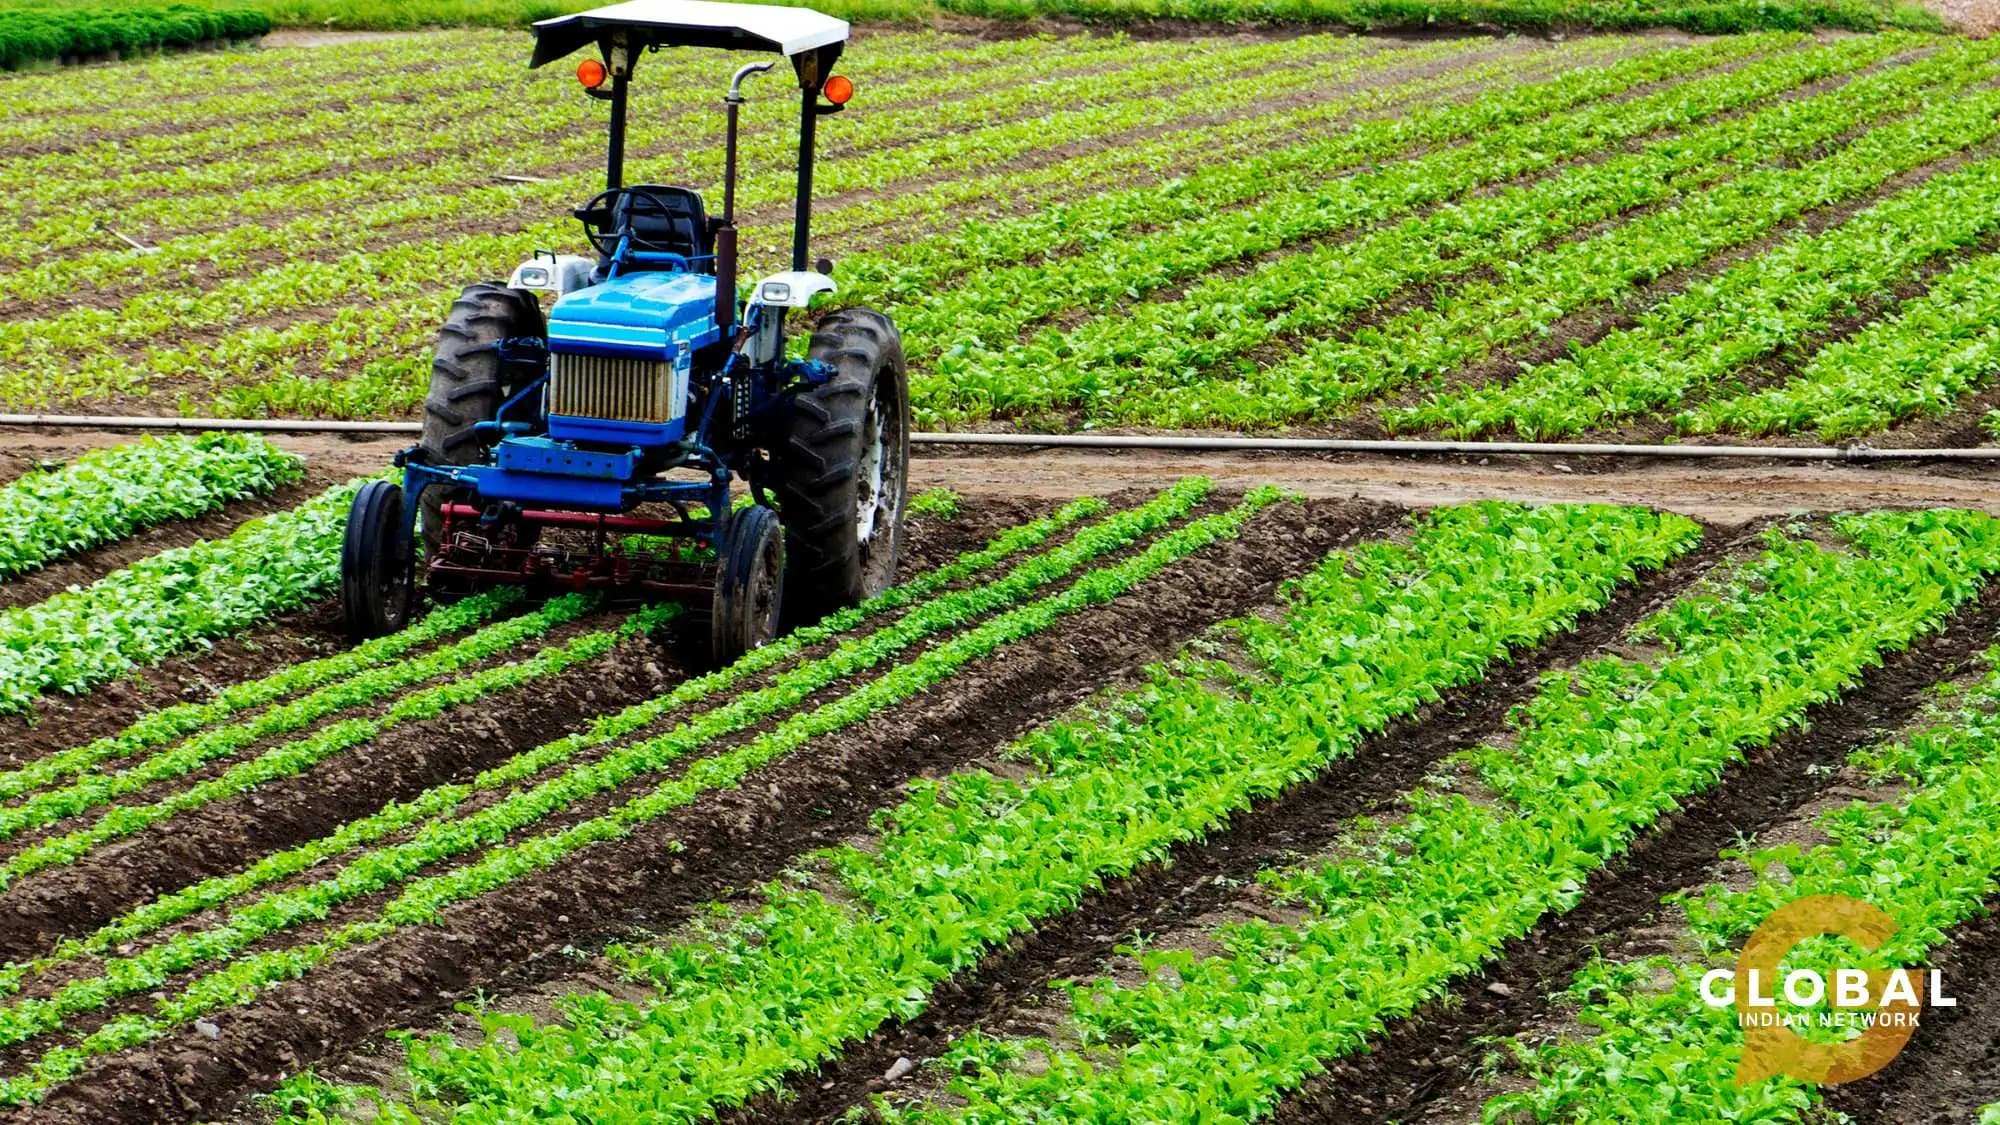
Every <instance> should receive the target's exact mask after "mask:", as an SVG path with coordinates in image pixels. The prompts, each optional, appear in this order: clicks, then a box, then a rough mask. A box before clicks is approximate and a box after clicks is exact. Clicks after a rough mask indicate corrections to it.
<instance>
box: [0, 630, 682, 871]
mask: <svg viewBox="0 0 2000 1125" xmlns="http://www.w3.org/2000/svg"><path fill="white" fill-rule="evenodd" d="M597 605H598V599H596V598H595V597H591V596H585V595H576V594H572V595H568V596H565V597H561V598H557V599H555V600H554V601H551V602H549V603H548V604H547V605H545V606H543V607H542V608H541V609H539V610H537V611H535V612H533V613H528V614H523V615H521V616H519V617H514V618H510V619H508V620H506V621H503V622H500V623H499V624H496V625H489V626H487V627H486V628H484V629H481V630H480V631H479V632H477V633H474V634H472V635H471V636H469V637H466V638H465V639H463V640H460V641H457V642H454V643H452V644H449V645H445V646H443V647H441V648H438V649H436V650H435V651H432V652H429V653H426V654H424V655H422V656H420V657H416V658H413V659H408V660H404V661H400V662H398V663H396V664H392V665H388V666H385V667H380V668H374V669H371V670H369V671H367V672H363V673H361V674H359V675H356V676H354V677H353V678H351V679H347V680H343V681H341V682H339V683H335V684H331V685H328V686H327V687H324V688H321V689H319V690H318V691H315V692H313V693H311V694H309V695H306V696H303V697H301V698H300V699H298V700H296V701H293V702H290V703H286V704H281V705H279V706H276V707H273V708H271V709H269V710H267V711H265V712H263V713H262V714H259V715H257V716H256V717H255V718H253V719H249V720H246V721H244V722H240V723H232V724H229V725H226V726H220V727H213V728H210V729H209V730H205V731H203V732H201V733H200V734H198V735H196V736H194V737H192V738H190V739H188V740H186V741H184V742H181V743H179V744H178V745H175V746H174V747H172V748H171V749H167V750H162V751H160V752H159V753H156V754H154V755H152V756H150V757H148V758H146V759H144V760H143V761H141V762H139V763H138V764H136V765H133V766H130V767H127V768H125V769H122V770H118V771H117V772H114V773H107V774H97V775H93V776H88V777H84V778H81V779H79V780H77V781H74V782H72V783H70V784H68V785H65V786H61V787H59V788H53V789H47V790H43V791H42V792H39V793H35V794H33V795H32V796H30V797H29V798H28V799H26V800H24V801H22V802H20V803H18V804H15V805H11V806H8V807H6V808H0V840H5V839H11V838H12V837H14V836H15V835H17V834H19V833H21V832H23V831H25V830H28V829H31V828H37V827H40V826H43V825H48V824H54V823H56V822H58V821H61V820H65V819H68V818H70V817H75V816H79V815H82V814H83V813H86V812H90V811H92V810H94V809H99V808H102V807H103V806H105V805H108V804H113V803H116V804H117V806H118V807H117V808H115V809H113V810H111V811H110V812H108V813H106V814H104V815H103V816H101V817H100V818H98V819H97V820H96V821H95V822H93V823H92V824H90V825H89V826H88V827H86V828H80V829H77V830H76V831H73V832H69V833H65V834H63V835H59V836H53V837H50V838H47V839H42V840H38V841H36V842H35V843H33V844H32V845H30V846H28V847H26V848H24V849H22V850H21V851H19V852H17V853H15V854H14V855H12V856H10V857H8V859H7V860H6V861H5V862H4V863H0V890H4V889H5V888H6V887H7V886H9V885H11V884H12V883H13V882H14V880H16V879H19V878H21V877H22V876H24V875H30V874H33V873H34V872H36V871H41V870H44V869H46V868H49V867H54V866H57V865H59V864H64V863H73V862H75V861H76V860H77V859H79V858H80V857H82V856H83V855H85V854H87V853H88V852H89V851H91V850H92V849H94V848H96V847H98V846H99V845H101V844H104V843H107V842H109V841H111V840H117V839H123V838H125V837H127V836H131V835H134V834H136V833H138V832H141V831H143V830H145V829H148V828H151V827H153V826H155V825H157V824H160V823H161V822H163V821H165V820H167V819H169V818H171V817H174V816H178V815H180V814H182V813H185V812H189V811H191V810H193V809H197V808H200V807H202V806H204V805H207V804H210V803H212V802H215V801H219V800H223V799H226V798H229V797H235V796H238V795H240V794H242V793H244V792H247V791H249V790H250V789H253V788H255V787H257V786H259V785H263V784H267V783H269V782H272V781H275V780H277V779H279V778H281V777H290V776H292V775H294V774H297V773H300V772H302V771H303V770H305V769H308V768H310V767H311V766H313V765H315V764H317V763H319V762H321V761H324V760H325V759H326V758H328V757H330V756H332V755H334V754H337V753H339V752H341V751H343V750H347V749H351V748H353V747H355V746H358V745H360V744H361V743H363V742H367V741H369V740H371V739H374V738H377V737H379V736H380V735H381V734H382V733H383V732H385V731H387V730H389V729H391V728H393V727H396V726H400V725H403V724H405V723H412V722H420V721H423V720H427V719H431V718H435V717H436V716H437V715H439V714H441V713H442V712H444V711H445V710H447V709H449V708H452V707H456V706H462V705H464V704H466V703H471V702H474V701H477V700H479V699H481V698H483V697H485V696H488V695H491V694H495V693H497V692H501V691H505V690H508V689H510V688H514V687H518V686H520V685H521V684H523V683H527V682H529V681H531V680H536V679H543V678H546V677H549V676H552V675H555V674H556V673H558V672H561V671H563V670H564V669H566V668H568V667H571V666H572V665H575V664H579V663H582V662H584V661H588V660H592V659H595V658H596V657H599V656H602V655H604V654H605V653H606V652H609V651H610V650H611V647H612V646H613V645H614V644H615V643H616V642H617V640H618V638H619V637H621V636H623V635H626V634H629V633H639V634H645V633H650V632H651V631H652V630H653V629H654V628H655V627H657V626H658V625H659V624H661V623H662V622H663V621H664V620H665V619H666V618H667V617H668V616H671V613H670V610H671V609H673V608H675V607H672V606H671V605H669V606H663V607H658V608H655V609H651V610H647V611H643V612H641V613H637V614H634V615H633V616H632V617H631V618H630V619H628V620H627V621H626V622H625V623H623V624H621V625H620V626H618V627H617V628H613V629H603V630H597V631H593V632H587V633H583V634H582V635H580V636H577V637H574V638H572V639H570V640H568V641H566V642H564V643H562V644H560V645H555V646H551V647H549V648H546V649H544V650H542V651H541V652H538V653H536V654H535V655H534V656H532V657H530V658H528V659H525V660H521V661H518V662H512V663H505V664H498V665H494V666H492V667H488V668H481V669H479V670H478V671H472V668H473V667H474V666H475V665H477V664H480V663H483V662H485V661H487V660H490V659H492V658H493V657H495V656H497V655H499V654H501V653H504V652H506V651H507V650H509V649H513V648H515V647H518V646H520V645H522V644H524V643H526V642H528V641H530V640H533V639H535V638H539V637H542V636H545V635H546V634H547V633H548V632H549V631H550V630H552V629H555V628H557V627H559V626H562V625H566V624H568V623H570V622H572V621H575V620H576V619H577V618H579V617H582V616H583V615H584V614H586V613H588V612H590V611H591V610H593V609H595V608H597ZM446 677H450V678H448V679H446ZM432 679H440V680H442V682H440V683H437V684H434V685H432V686H430V687H426V688H424V689H422V690H419V691H413V692H410V693H409V694H407V695H403V696H401V697H400V698H394V696H395V693H397V692H399V691H402V690H404V689H406V688H409V687H410V686H412V685H415V684H419V683H421V682H423V681H425V680H432ZM390 698H393V702H392V703H390V705H389V706H388V707H387V708H386V709H385V710H383V711H382V712H381V713H380V714H379V715H359V716H355V717H352V718H346V719H342V720H339V721H337V722H334V723H331V724H328V725H326V726H323V727H319V728H317V729H315V730H313V731H312V733H311V734H309V735H307V736H305V737H302V738H297V739H294V740H292V741H289V742H282V743H279V744H277V745H275V746H272V747H271V748H269V749H267V750H265V751H263V752H262V753H260V754H258V755H257V756H256V757H255V758H252V759H250V760H248V761H244V762H240V763H238V764H236V765H234V766H231V767H230V768H229V769H226V770H224V771H223V772H222V773H221V774H219V775H217V776H215V777H213V778H210V779H207V780H205V781H202V782H200V783H198V784H196V785H193V786H191V787H189V788H187V789H182V790H177V791H175V792H172V793H170V794H168V795H166V796H163V797H161V798H159V799H158V800H156V801H154V802H152V803H150V804H135V803H130V802H127V801H124V800H122V798H126V797H129V796H131V795H133V794H137V793H141V792H142V791H144V790H147V789H148V788H151V787H154V786H158V785H161V784H163V783H166V782H171V781H174V780H177V779H179V778H182V777H185V776H186V775H188V774H189V773H192V772H193V771H195V770H197V769H200V768H201V767H203V766H205V765H207V764H209V763H211V762H216V761H221V760H226V759H228V758H230V757H233V756H234V755H236V754H237V753H238V752H240V751H241V750H243V749H245V748H247V747H250V746H253V745H255V744H257V743H260V742H263V741H264V740H267V739H271V738H274V737H277V736H279V735H284V734H289V733H293V732H296V731H299V730H302V729H305V728H307V727H310V726H312V725H313V724H314V723H316V722H318V721H319V720H321V719H325V718H327V717H329V716H332V715H336V714H339V713H341V712H344V711H354V710H362V709H365V708H367V707H369V706H370V705H372V704H376V703H378V702H380V701H381V700H384V699H390Z"/></svg>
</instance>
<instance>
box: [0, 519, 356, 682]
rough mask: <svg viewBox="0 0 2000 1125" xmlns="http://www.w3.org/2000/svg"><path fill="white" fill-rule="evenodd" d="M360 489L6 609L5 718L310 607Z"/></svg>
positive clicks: (2, 625)
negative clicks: (52, 696) (53, 694)
mask: <svg viewBox="0 0 2000 1125" xmlns="http://www.w3.org/2000/svg"><path fill="white" fill-rule="evenodd" d="M357 487H359V482H358V481H352V482H349V483H347V484H344V485H339V486H336V487H334V488H330V489H328V490H327V491H325V492H323V493H321V494H320V495H319V496H316V497H314V498H313V499H311V500H308V501H306V502H305V503H304V504H301V505H299V506H298V507H296V508H292V509H289V510H286V511H283V512H277V513H274V514H272V515H268V516H261V517H259V518H257V519H253V520H249V521H247V522H245V523H244V524H243V525H242V526H241V527H238V528H237V529H236V531H235V532H234V533H232V534H231V535H230V536H229V537H228V538H225V539H214V540H206V539H205V540H202V541H200V542H198V543H194V544H191V545H189V546H186V547H176V548H174V549H172V550H167V551H162V552H160V553H159V554H157V555H152V556H149V557H147V558H144V559H141V560H139V561H138V562H135V563H133V564H131V565H130V566H127V567H125V568H124V569H122V570H118V571H114V572H113V573H111V574H108V575H106V576H105V577H103V578H100V579H98V580H97V581H96V582H93V583H91V584H90V585H89V586H85V587H83V588H81V589H73V590H68V591H65V592H63V593H60V594H57V595H55V596H54V597H51V598H49V599H47V600H45V601H41V602H36V603H34V604H32V605H25V606H18V607H15V608H13V609H8V610H5V611H0V714H4V713H7V712H13V711H19V710H22V709H24V708H27V707H30V706H32V705H33V703H34V701H35V698H36V697H37V696H39V695H41V694H42V693H43V692H45V691H49V690H56V691H65V692H78V691H82V690H84V689H86V688H89V687H92V686H95V685H97V684H100V683H103V682H104V681H106V680H108V679H111V678H113V677H115V676H119V675H122V674H124V673H126V672H129V671H131V670H132V669H134V668H136V667H138V666H140V665H144V664H150V663H154V662H156V661H158V660H160V659H161V658H163V657H165V656H168V655H170V654H172V653H175V652H178V651H180V650H182V649H185V648H187V647H189V646H191V645H194V644H197V643H200V642H202V641H203V640H205V639H208V638H213V637H220V636H225V635H227V634H230V633H234V632H237V631H238V630H241V629H243V628H245V627H246V626H248V625H250V624H252V623H254V622H257V621H262V620H264V619H266V618H268V617H270V616H271V615H273V614H276V613H282V612H284V611H285V610H289V609H295V608H297V607H299V606H302V605H305V604H307V603H309V602H311V601H313V600H315V599H316V598H318V597H319V596H320V595H321V594H323V593H325V592H326V591H327V590H329V589H331V588H332V586H333V582H334V580H335V579H336V578H337V577H338V576H339V568H340V537H341V534H342V532H343V530H344V528H345V526H346V523H347V505H348V502H349V500H350V499H351V498H352V497H353V494H354V490H355V488H357Z"/></svg>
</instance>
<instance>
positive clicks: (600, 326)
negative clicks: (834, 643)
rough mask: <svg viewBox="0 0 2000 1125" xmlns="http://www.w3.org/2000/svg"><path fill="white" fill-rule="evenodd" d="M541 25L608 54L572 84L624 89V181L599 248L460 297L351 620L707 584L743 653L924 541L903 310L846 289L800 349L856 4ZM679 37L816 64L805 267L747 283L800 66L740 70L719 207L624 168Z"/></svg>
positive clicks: (615, 103)
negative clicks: (782, 80)
mask: <svg viewBox="0 0 2000 1125" xmlns="http://www.w3.org/2000/svg"><path fill="white" fill-rule="evenodd" d="M534 30H535V49H534V56H533V59H532V61H531V62H530V64H529V65H530V66H542V65H544V64H546V63H550V62H554V61H556V60H558V59H561V58H564V57H566V56H568V55H571V54H572V53H574V52H577V51H580V50H585V49H587V48H594V50H593V53H591V54H590V55H588V56H587V57H586V58H585V59H584V60H583V62H582V63H581V64H580V65H579V66H578V67H577V78H578V81H579V82H580V83H581V84H582V86H583V88H584V90H585V92H586V93H588V94H589V95H590V96H591V97H593V98H598V99H602V100H604V101H606V102H609V103H610V154H609V157H608V159H607V162H606V165H607V167H606V173H605V180H606V189H605V190H604V191H603V192H602V193H600V194H599V195H597V196H596V197H595V198H593V199H591V200H590V201H589V202H587V203H585V204H584V205H583V206H582V207H579V208H577V209H576V211H575V214H576V217H577V218H578V219H579V220H580V221H581V222H582V224H583V227H584V235H585V238H586V239H587V241H588V242H589V244H590V247H591V249H592V250H593V251H594V253H593V254H590V255H567V254H554V253H548V252H542V253H538V254H537V255H536V256H535V257H533V258H531V259H529V260H528V261H526V262H524V263H522V264H521V265H520V266H519V267H518V268H517V269H515V270H514V273H513V276H512V277H511V278H510V279H509V280H508V281H507V282H506V283H505V284H500V283H497V282H490V283H484V284H478V285H472V286H469V287H467V288H466V289H465V291H464V292H463V293H461V294H460V295H459V298H458V300H457V301H455V302H454V303H453V304H452V308H451V313H450V315H449V316H448V317H447V318H446V320H445V322H444V326H443V328H442V329H441V330H440V331H439V333H438V344H437V357H436V361H435V363H434V364H433V366H432V372H431V382H430V390H429V394H428V396H427V397H426V399H425V402H424V421H423V432H422V436H421V438H420V440H419V441H418V443H417V444H416V445H415V446H413V447H411V448H409V449H407V450H404V451H403V452H402V453H400V454H398V455H397V458H396V463H397V464H398V465H400V466H401V467H402V469H403V483H402V484H401V485H400V486H399V485H396V484H392V483H388V482H386V481H375V482H371V483H369V484H368V485H366V486H365V487H363V488H362V489H361V491H360V492H359V493H358V494H357V495H356V496H355V498H354V503H353V507H352V508H351V509H350V511H349V514H348V523H347V534H346V541H345V548H344V552H343V555H342V559H341V601H342V611H343V615H344V617H345V621H346V625H347V628H348V630H349V631H350V632H351V633H353V634H354V635H356V636H358V637H367V636H376V635H380V634H383V633H387V632H392V631H394V630H397V629H400V628H402V627H403V626H404V625H405V624H407V623H408V621H409V620H410V618H411V616H412V614H413V613H414V612H415V611H416V610H417V608H418V606H419V604H420V603H421V601H422V599H423V597H424V596H425V594H426V592H430V593H434V594H439V595H449V594H462V593H466V592H470V591H474V590H478V589H483V588H488V587H491V586H493V585H496V584H502V583H518V584H524V585H533V586H538V587H542V588H545V589H548V590H552V591H567V590H584V589H605V590H609V591H613V592H616V593H617V594H619V595H620V596H629V597H642V598H677V599H682V600H685V601H686V602H688V603H689V609H690V613H689V617H690V618H691V619H692V621H693V624H694V632H693V634H692V635H693V636H695V637H696V638H697V648H698V650H705V651H701V653H700V654H701V655H702V656H703V657H704V658H705V659H706V660H708V661H712V662H714V663H716V664H722V663H727V662H729V661H731V660H734V659H735V658H736V657H737V656H739V655H741V654H742V653H743V652H745V651H746V650H748V649H750V648H753V647H755V646H757V645H759V644H762V643H763V642H765V641H767V640H769V639H770V638H771V637H773V636H775V635H777V633H778V632H779V631H780V630H781V629H786V628H790V627H792V626H795V625H798V624H803V623H806V622H810V621H813V620H815V619H817V618H819V617H821V616H823V615H825V614H826V613H829V612H831V611H833V610H836V609H838V608H840V607H843V606H847V605H852V604H855V603H856V602H859V601H860V600H862V599H864V598H866V597H868V596H870V595H871V594H874V593H876V592H879V591H880V590H882V589H884V588H886V587H887V586H888V585H889V584H890V583H891V581H892V580H893V578H894V574H895V570H896V561H897V552H898V550H899V547H900V543H901V539H902V531H903V509H904V504H905V500H906V498H907V472H906V469H907V466H908V462H909V435H910V421H909V391H908V380H907V378H906V376H905V373H904V366H903V348H902V339H901V337H900V336H899V334H898V333H897V330H896V326H895V325H894V324H893V323H892V322H891V321H890V320H889V318H888V317H887V316H884V315H883V314H881V313H879V312H874V311H872V310H869V309H860V308H855V309H845V310H841V311H837V312H832V313H830V314H828V315H825V316H823V317H821V318H820V319H819V321H818V322H817V324H816V326H815V327H814V329H813V332H812V336H811V340H810V342H809V344H808V345H807V346H806V347H805V349H804V351H803V356H802V357H800V358H792V357H791V356H790V354H789V353H788V349H787V347H786V342H785V329H786V320H787V316H788V314H791V313H793V312H795V311H797V312H800V313H801V314H802V313H803V310H805V309H806V308H807V305H808V303H809V302H810V301H812V299H813V298H814V297H815V296H817V295H819V294H822V293H830V292H832V291H833V289H834V283H833V279H832V277H831V276H830V274H831V271H832V264H831V263H829V262H826V261H825V260H821V261H819V262H817V263H813V264H811V265H809V264H808V263H809V259H808V258H807V249H806V239H807V232H808V228H809V226H810V223H811V216H812V174H813V147H814V144H813V137H814V131H815V129H814V127H815V125H816V124H817V122H818V121H819V119H820V118H821V117H823V116H826V115H828V114H832V113H838V112H840V110H841V109H842V108H843V107H844V106H845V105H846V104H847V101H848V99H849V97H851V96H852V94H853V90H854V87H853V84H852V83H851V82H849V81H848V80H847V79H846V78H844V77H842V76H839V75H835V74H834V73H833V69H832V68H833V64H834V62H835V60H836V59H838V58H839V57H840V54H841V50H842V48H843V47H844V46H845V45H846V42H847V33H848V28H847V24H846V22H845V21H842V20H838V19H834V18H832V17H830V16H826V15H822V14H821V13H818V12H814V11H810V10H808V9H804V8H786V7H775V6H770V5H762V4H729V3H712V2H708V0H632V2H630V3H623V4H614V5H612V6H610V7H605V8H597V9H594V10H591V11H586V12H581V13H579V14H576V15H571V16H564V17H561V18H557V19H549V20H543V21H541V22H539V23H537V24H535V27H534ZM672 47H713V48H723V49H730V50H746V51H760V52H774V53H776V54H777V55H778V56H780V58H781V59H782V60H785V61H789V62H790V64H791V69H792V73H793V74H794V75H795V76H796V78H797V80H798V89H799V138H798V140H799V148H798V193H797V200H796V204H795V209H794V216H795V218H794V228H793V232H792V256H791V267H792V268H791V269H790V270H789V271H786V272H783V273H778V274H774V275H772V276H770V277H765V278H763V279H762V280H759V281H758V282H757V283H756V284H755V285H753V286H751V287H749V291H748V296H747V298H743V297H742V296H741V295H740V294H739V292H738V285H737V256H736V227H735V222H734V220H735V194H736V162H737V161H736V151H737V140H736V138H737V116H738V110H739V108H740V107H741V105H742V104H743V101H744V95H743V86H744V83H745V81H746V80H748V79H750V78H752V77H753V76H755V75H758V74H761V73H763V72H765V71H769V70H771V69H773V68H774V67H775V66H776V65H777V63H776V62H775V61H764V62H754V63H751V64H749V65H747V66H744V67H742V68H740V69H738V70H737V71H736V73H735V76H734V77H733V79H732V80H731V81H730V84H729V91H728V94H727V95H726V96H725V97H724V99H723V105H724V118H725V126H724V129H725V132H724V144H725V146H726V147H725V156H724V165H723V167H724V171H723V182H722V210H721V213H720V214H719V215H715V216H711V215H710V214H709V212H708V209H707V207H706V205H705V204H704V202H703V200H702V197H701V196H700V195H699V194H697V193H696V192H694V191H693V190H691V189H689V188H686V187H676V186H670V185H664V184H632V185H628V184H626V183H625V176H624V165H625V147H626V146H625V126H626V98H627V91H628V88H629V86H630V83H631V78H632V73H633V68H634V67H635V66H636V64H637V63H638V62H639V60H640V58H641V56H643V55H646V54H649V53H654V52H658V51H661V50H662V49H665V48H672ZM548 297H552V298H553V301H552V303H549V304H547V305H546V308H545V306H544V299H545V298H548ZM738 481H741V482H743V485H744V488H743V490H742V491H741V492H738V491H736V490H735V489H734V487H733V486H734V485H735V483H736V482H738ZM704 626H705V635H704V632H703V629H704Z"/></svg>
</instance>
